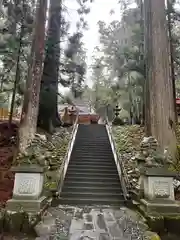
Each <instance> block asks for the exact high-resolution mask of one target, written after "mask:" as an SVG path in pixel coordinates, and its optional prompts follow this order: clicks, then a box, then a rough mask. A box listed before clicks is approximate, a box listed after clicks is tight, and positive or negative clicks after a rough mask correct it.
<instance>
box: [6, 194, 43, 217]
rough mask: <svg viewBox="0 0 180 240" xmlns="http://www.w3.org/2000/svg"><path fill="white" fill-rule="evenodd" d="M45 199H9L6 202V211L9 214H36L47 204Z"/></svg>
mask: <svg viewBox="0 0 180 240" xmlns="http://www.w3.org/2000/svg"><path fill="white" fill-rule="evenodd" d="M46 200H47V199H46V197H41V198H39V199H36V200H32V199H30V200H29V199H25V200H24V199H14V198H12V199H10V200H8V201H7V204H6V209H7V210H8V211H11V212H18V211H22V210H23V211H25V212H28V213H38V212H40V210H41V209H42V208H43V206H44V205H45V204H46V203H47V201H46Z"/></svg>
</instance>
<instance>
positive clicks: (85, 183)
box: [63, 179, 121, 189]
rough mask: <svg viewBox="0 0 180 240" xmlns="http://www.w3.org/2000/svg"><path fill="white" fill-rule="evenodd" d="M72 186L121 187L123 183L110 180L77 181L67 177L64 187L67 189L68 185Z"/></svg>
mask: <svg viewBox="0 0 180 240" xmlns="http://www.w3.org/2000/svg"><path fill="white" fill-rule="evenodd" d="M71 186H75V187H94V188H98V187H100V188H101V187H107V188H110V187H112V188H121V184H120V182H119V181H116V182H115V181H109V182H103V181H99V182H93V183H92V182H91V181H87V179H86V180H84V181H76V180H68V179H65V181H64V186H63V189H65V188H66V187H71Z"/></svg>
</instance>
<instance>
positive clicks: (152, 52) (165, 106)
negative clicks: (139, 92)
mask: <svg viewBox="0 0 180 240" xmlns="http://www.w3.org/2000/svg"><path fill="white" fill-rule="evenodd" d="M146 9H147V11H145V14H146V21H145V22H146V24H147V26H146V36H147V38H146V47H147V55H146V57H148V61H147V63H148V64H147V79H148V81H146V82H147V83H148V85H149V92H148V91H146V94H148V93H149V94H148V98H149V100H150V101H149V103H150V107H149V103H147V105H146V110H148V114H149V115H148V117H149V119H150V123H151V125H150V127H151V129H150V130H151V134H152V135H153V136H154V137H155V138H156V139H157V140H158V143H159V145H160V147H161V149H162V150H163V149H164V148H165V147H168V148H169V150H171V151H172V152H173V151H175V148H176V135H175V112H174V101H173V86H172V80H171V78H170V58H169V43H168V36H167V22H166V13H165V3H164V0H146V1H145V10H146ZM147 13H149V14H148V15H149V17H150V19H149V23H148V21H147ZM147 44H148V45H147ZM146 90H147V89H146ZM147 108H148V109H147ZM149 110H150V111H149Z"/></svg>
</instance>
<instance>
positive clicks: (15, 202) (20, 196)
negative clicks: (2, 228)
mask: <svg viewBox="0 0 180 240" xmlns="http://www.w3.org/2000/svg"><path fill="white" fill-rule="evenodd" d="M12 171H13V172H15V181H14V188H13V197H12V199H10V200H8V201H7V205H6V208H7V210H8V211H11V212H18V211H20V210H23V211H25V212H27V213H38V212H40V210H41V209H42V207H43V206H44V205H45V204H46V197H45V196H42V192H43V184H44V169H43V168H42V167H39V166H36V165H26V166H18V167H13V168H12Z"/></svg>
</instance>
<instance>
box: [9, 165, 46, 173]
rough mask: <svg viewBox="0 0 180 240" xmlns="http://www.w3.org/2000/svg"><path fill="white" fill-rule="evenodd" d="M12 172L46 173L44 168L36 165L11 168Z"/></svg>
mask: <svg viewBox="0 0 180 240" xmlns="http://www.w3.org/2000/svg"><path fill="white" fill-rule="evenodd" d="M11 171H12V172H15V173H44V171H45V170H44V168H43V167H40V166H38V165H36V164H31V165H25V164H24V165H21V166H15V167H12V168H11Z"/></svg>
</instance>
